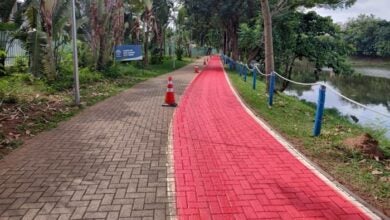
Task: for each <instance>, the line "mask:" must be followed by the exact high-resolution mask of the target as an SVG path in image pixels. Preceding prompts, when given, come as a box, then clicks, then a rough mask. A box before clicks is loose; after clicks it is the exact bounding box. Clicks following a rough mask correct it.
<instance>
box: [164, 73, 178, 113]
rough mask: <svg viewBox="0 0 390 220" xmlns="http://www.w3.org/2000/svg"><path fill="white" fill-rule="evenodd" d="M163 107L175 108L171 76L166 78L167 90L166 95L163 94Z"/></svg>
mask: <svg viewBox="0 0 390 220" xmlns="http://www.w3.org/2000/svg"><path fill="white" fill-rule="evenodd" d="M163 106H170V107H176V106H177V104H176V102H175V93H174V90H173V81H172V77H171V76H170V77H169V78H168V88H167V93H166V94H165V104H164V105H163Z"/></svg>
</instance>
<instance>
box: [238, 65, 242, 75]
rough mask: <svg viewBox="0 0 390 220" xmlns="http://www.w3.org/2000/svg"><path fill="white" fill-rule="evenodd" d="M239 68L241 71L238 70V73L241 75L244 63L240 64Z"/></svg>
mask: <svg viewBox="0 0 390 220" xmlns="http://www.w3.org/2000/svg"><path fill="white" fill-rule="evenodd" d="M238 69H239V71H238V75H239V76H241V73H242V65H241V64H240V66H239V68H238Z"/></svg>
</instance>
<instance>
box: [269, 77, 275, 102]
mask: <svg viewBox="0 0 390 220" xmlns="http://www.w3.org/2000/svg"><path fill="white" fill-rule="evenodd" d="M275 78H276V76H275V73H274V72H272V73H271V77H270V81H269V96H268V106H269V107H271V106H272V105H273V103H274V100H273V99H274V90H275Z"/></svg>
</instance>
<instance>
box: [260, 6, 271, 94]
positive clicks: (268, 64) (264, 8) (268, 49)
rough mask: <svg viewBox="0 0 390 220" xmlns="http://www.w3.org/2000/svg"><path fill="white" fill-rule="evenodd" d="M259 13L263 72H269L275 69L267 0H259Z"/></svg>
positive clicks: (267, 84)
mask: <svg viewBox="0 0 390 220" xmlns="http://www.w3.org/2000/svg"><path fill="white" fill-rule="evenodd" d="M260 4H261V13H262V16H263V20H264V47H265V73H266V74H270V73H271V72H273V71H274V70H275V66H274V65H275V64H274V48H273V40H272V17H271V12H270V9H269V4H268V0H260ZM269 81H270V80H269V76H267V77H266V92H268V90H269Z"/></svg>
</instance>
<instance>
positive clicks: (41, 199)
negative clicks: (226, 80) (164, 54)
mask: <svg viewBox="0 0 390 220" xmlns="http://www.w3.org/2000/svg"><path fill="white" fill-rule="evenodd" d="M197 63H198V64H200V63H201V62H200V61H199V62H197ZM170 75H172V76H173V77H174V83H175V90H176V95H177V96H180V95H181V94H182V92H183V91H184V89H185V88H186V86H187V85H188V84H189V82H190V81H191V79H192V78H193V77H194V74H193V67H192V65H190V66H187V67H185V68H183V69H181V70H178V71H176V72H173V73H172V74H170ZM166 85H167V76H162V77H158V78H155V79H151V80H148V81H146V82H144V83H141V84H139V85H137V86H135V87H133V88H132V89H130V90H128V91H126V92H124V93H121V94H119V95H117V96H115V97H112V98H110V99H108V100H106V101H104V102H101V103H99V104H97V105H95V106H93V107H90V108H88V109H86V110H85V111H83V112H82V113H81V114H79V115H78V116H76V117H74V118H73V119H71V120H70V121H68V122H65V123H62V124H61V125H60V126H59V127H58V128H56V129H54V130H52V131H50V132H46V133H43V134H41V135H38V136H37V137H35V138H34V139H32V140H31V141H29V142H27V143H26V144H24V146H23V147H22V148H21V149H19V150H17V151H15V152H13V153H12V154H11V155H9V156H7V157H6V158H5V159H4V160H1V161H0V219H22V218H23V219H33V218H34V219H88V218H90V219H99V218H106V219H118V218H124V219H166V218H167V217H169V215H171V214H174V212H172V211H171V210H170V208H169V206H170V205H171V203H172V202H174V199H173V198H169V196H168V194H167V176H168V174H167V173H168V167H167V166H168V165H167V156H168V155H167V141H168V128H169V124H170V122H171V118H172V115H173V112H174V109H173V108H164V107H161V104H163V101H164V95H165V91H166Z"/></svg>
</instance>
